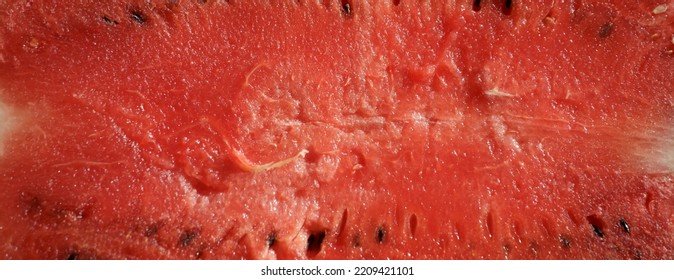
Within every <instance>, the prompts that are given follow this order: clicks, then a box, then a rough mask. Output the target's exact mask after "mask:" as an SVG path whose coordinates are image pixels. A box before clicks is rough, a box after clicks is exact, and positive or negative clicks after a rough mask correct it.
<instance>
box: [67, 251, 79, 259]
mask: <svg viewBox="0 0 674 280" xmlns="http://www.w3.org/2000/svg"><path fill="white" fill-rule="evenodd" d="M79 257H80V254H79V253H78V252H76V251H71V252H70V253H68V256H67V257H66V260H77V259H79Z"/></svg>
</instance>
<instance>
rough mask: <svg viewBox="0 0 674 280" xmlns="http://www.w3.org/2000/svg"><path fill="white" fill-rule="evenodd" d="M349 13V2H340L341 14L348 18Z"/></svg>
mask: <svg viewBox="0 0 674 280" xmlns="http://www.w3.org/2000/svg"><path fill="white" fill-rule="evenodd" d="M351 12H352V10H351V3H349V1H342V13H344V15H347V16H348V15H351Z"/></svg>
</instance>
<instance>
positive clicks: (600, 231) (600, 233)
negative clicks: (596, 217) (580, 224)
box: [592, 224, 604, 238]
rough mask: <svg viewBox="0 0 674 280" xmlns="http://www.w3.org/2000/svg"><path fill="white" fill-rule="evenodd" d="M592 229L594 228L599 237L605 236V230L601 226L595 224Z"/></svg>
mask: <svg viewBox="0 0 674 280" xmlns="http://www.w3.org/2000/svg"><path fill="white" fill-rule="evenodd" d="M592 229H593V230H594V234H596V235H597V236H599V238H604V231H603V230H601V228H600V227H599V226H597V225H595V224H593V225H592Z"/></svg>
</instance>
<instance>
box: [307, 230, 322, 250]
mask: <svg viewBox="0 0 674 280" xmlns="http://www.w3.org/2000/svg"><path fill="white" fill-rule="evenodd" d="M324 239H325V231H324V230H322V231H319V232H314V233H312V234H311V235H309V238H307V253H309V255H316V254H318V252H320V251H321V247H322V246H323V240H324Z"/></svg>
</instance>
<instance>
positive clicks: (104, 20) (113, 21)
mask: <svg viewBox="0 0 674 280" xmlns="http://www.w3.org/2000/svg"><path fill="white" fill-rule="evenodd" d="M101 20H102V21H103V22H104V23H105V24H109V25H117V24H119V22H118V21H116V20H114V19H111V18H109V17H108V16H102V17H101Z"/></svg>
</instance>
